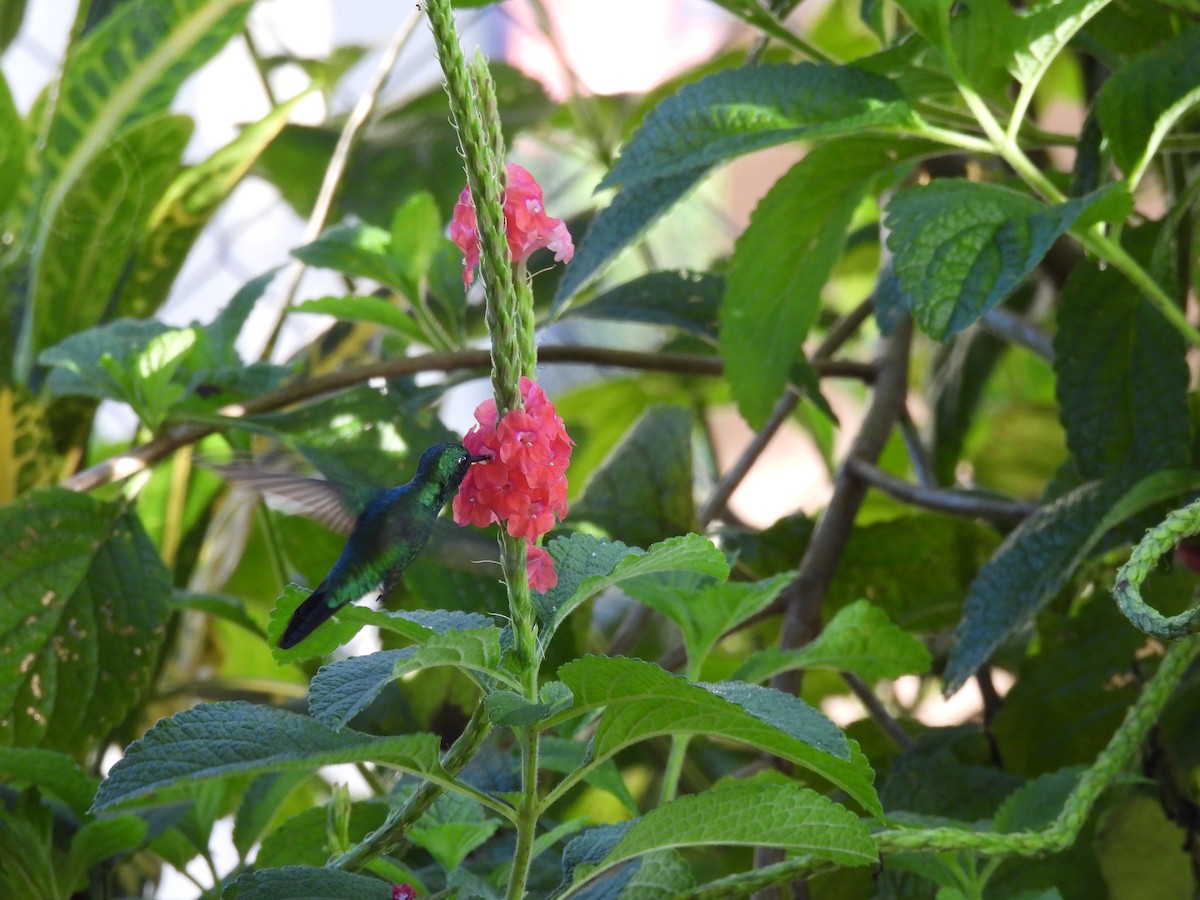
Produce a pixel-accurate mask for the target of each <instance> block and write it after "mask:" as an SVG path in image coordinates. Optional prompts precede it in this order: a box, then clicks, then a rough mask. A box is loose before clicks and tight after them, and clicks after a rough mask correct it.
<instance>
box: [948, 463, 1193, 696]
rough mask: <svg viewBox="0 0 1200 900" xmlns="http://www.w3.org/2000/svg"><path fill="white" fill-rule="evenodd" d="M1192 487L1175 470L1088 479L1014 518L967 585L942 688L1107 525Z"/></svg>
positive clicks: (1057, 584) (1012, 624)
mask: <svg viewBox="0 0 1200 900" xmlns="http://www.w3.org/2000/svg"><path fill="white" fill-rule="evenodd" d="M1198 486H1200V475H1197V474H1196V473H1194V472H1180V471H1165V472H1157V473H1155V474H1153V475H1150V476H1149V477H1147V478H1144V479H1142V480H1141V481H1140V482H1138V483H1136V484H1134V485H1132V486H1129V484H1128V482H1127V481H1125V480H1120V479H1119V480H1109V481H1092V482H1088V483H1087V484H1085V485H1083V486H1081V487H1078V488H1076V489H1075V490H1073V491H1071V492H1070V493H1069V494H1066V495H1065V496H1063V497H1062V498H1060V499H1059V500H1057V501H1056V502H1054V503H1052V504H1050V505H1048V506H1044V507H1042V508H1041V509H1039V510H1038V511H1037V512H1036V513H1034V514H1033V515H1032V516H1030V517H1029V518H1028V519H1026V520H1025V521H1024V522H1022V523H1021V524H1020V525H1019V526H1018V527H1017V528H1016V529H1014V530H1013V531H1012V533H1010V534H1009V536H1008V537H1007V538H1006V539H1005V540H1004V543H1002V544H1001V545H1000V548H999V549H998V550H997V551H996V555H995V556H993V557H992V559H991V561H990V562H988V564H987V565H985V566H984V567H983V568H982V569H980V570H979V575H978V576H977V577H976V579H975V580H974V581H973V582H972V583H971V589H970V592H969V593H968V595H967V599H966V602H965V603H964V605H963V618H962V622H961V623H960V624H959V626H958V630H957V631H956V632H955V637H956V640H955V644H954V647H953V649H952V650H951V651H950V659H949V661H948V662H947V664H946V672H945V675H944V678H945V692H946V694H947V695H949V694H952V693H954V692H955V691H957V690H958V689H959V688H960V687H962V685H963V683H964V682H965V681H966V680H967V679H968V678H970V677H971V675H973V674H974V673H975V671H976V670H977V669H978V668H979V667H980V666H981V665H983V664H984V663H985V662H987V660H988V658H989V657H990V656H991V655H992V653H993V652H994V651H995V650H996V648H997V647H999V646H1000V644H1001V643H1002V642H1003V641H1004V640H1005V639H1006V638H1007V637H1008V636H1009V635H1011V634H1013V633H1014V632H1016V631H1017V630H1019V629H1021V628H1023V627H1024V626H1026V625H1028V624H1029V623H1030V622H1031V621H1032V620H1033V617H1034V616H1035V615H1037V613H1038V612H1039V611H1040V610H1041V609H1042V607H1043V606H1045V605H1046V604H1047V603H1049V602H1050V600H1051V599H1053V598H1054V595H1055V594H1057V593H1058V592H1059V591H1060V590H1061V589H1062V587H1063V586H1064V585H1065V584H1066V583H1067V581H1068V580H1069V579H1070V578H1071V575H1072V574H1073V573H1074V572H1075V568H1076V567H1077V566H1078V565H1079V564H1080V563H1081V562H1083V560H1085V559H1086V558H1087V556H1088V554H1089V553H1091V551H1092V550H1093V549H1094V548H1095V547H1096V545H1097V544H1098V543H1099V541H1100V539H1101V538H1102V537H1104V535H1105V534H1106V533H1107V532H1108V531H1109V529H1111V528H1113V527H1115V526H1117V525H1119V524H1120V523H1121V522H1123V521H1125V520H1126V519H1127V518H1129V517H1130V516H1132V515H1134V514H1135V513H1137V512H1140V511H1141V510H1143V509H1146V508H1148V507H1150V506H1153V505H1154V504H1156V503H1160V502H1162V501H1164V500H1168V499H1170V498H1172V497H1176V496H1179V495H1180V494H1183V493H1186V492H1187V491H1189V490H1195V489H1196V488H1197V487H1198Z"/></svg>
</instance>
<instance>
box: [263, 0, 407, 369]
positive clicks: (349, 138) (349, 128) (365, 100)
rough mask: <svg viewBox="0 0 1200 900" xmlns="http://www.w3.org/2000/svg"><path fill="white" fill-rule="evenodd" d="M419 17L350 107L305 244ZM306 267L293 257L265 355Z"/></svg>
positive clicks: (324, 214)
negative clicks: (351, 107) (278, 313)
mask: <svg viewBox="0 0 1200 900" xmlns="http://www.w3.org/2000/svg"><path fill="white" fill-rule="evenodd" d="M419 21H421V11H420V9H419V8H418V9H416V10H414V11H413V13H412V14H411V15H410V16H409V17H408V19H407V20H406V21H405V22H404V24H403V25H401V26H400V28H399V29H398V30H397V31H396V34H395V35H394V36H393V37H392V40H391V43H389V44H388V45H387V47H386V48H385V49H384V51H383V56H381V57H380V58H379V65H377V66H376V67H375V71H374V73H373V74H372V75H371V81H370V83H369V84H368V85H367V89H366V90H365V91H363V93H362V95H361V96H360V97H359V98H358V102H357V103H355V104H354V108H353V109H352V110H351V111H350V115H349V116H347V117H346V122H345V124H344V125H343V126H342V133H341V134H340V135H338V142H337V145H336V146H335V147H334V149H333V156H331V157H330V159H329V165H328V166H326V168H325V177H324V178H323V179H322V180H321V189H320V191H318V193H317V199H316V202H315V203H314V204H313V208H312V212H311V213H310V214H309V217H308V222H307V223H306V224H305V226H304V233H303V234H302V235H301V236H300V243H301V245H304V244H309V243H311V242H313V241H315V240H316V239H317V237H318V236H319V235H320V234H321V231H322V230H323V229H324V228H325V223H326V221H327V220H328V218H329V213H330V211H331V210H332V209H333V201H334V199H335V198H336V197H337V194H338V190H339V189H340V188H341V185H342V176H344V175H345V174H346V167H347V165H349V163H350V154H351V153H352V152H353V151H354V148H355V146H357V144H358V140H359V136H360V135H361V133H362V130H363V128H364V126H366V124H367V121H368V120H369V119H370V118H371V113H372V112H374V110H375V104H376V103H378V101H379V94H380V92H381V91H382V90H383V86H384V85H385V84H386V83H387V80H388V76H389V75H391V74H392V69H394V68H395V67H396V59H397V58H398V57H399V56H400V51H401V50H402V49H404V45H405V44H407V43H408V41H409V40H410V39H411V38H412V35H413V32H414V31H415V30H416V27H417V23H418V22H419ZM306 268H307V267H306V266H305V264H304V263H303V262H301V261H300V260H293V261H292V263H291V264H290V265H289V266H288V268H287V271H286V272H285V274H284V287H283V291H282V300H281V301H280V315H279V317H278V318H277V319H276V321H275V328H274V329H273V330H272V332H271V336H270V337H269V338H268V339H267V344H266V347H265V348H264V350H263V355H264V356H268V355H269V354H270V352H271V350H272V348H273V347H274V346H275V342H276V340H277V339H278V338H279V332H280V330H281V329H282V328H283V322H284V319H285V315H284V314H285V313H286V311H287V308H288V307H289V306H291V305H292V301H293V300H294V299H295V297H296V291H297V290H298V289H299V287H300V280H301V279H302V278H303V277H304V271H305V269H306Z"/></svg>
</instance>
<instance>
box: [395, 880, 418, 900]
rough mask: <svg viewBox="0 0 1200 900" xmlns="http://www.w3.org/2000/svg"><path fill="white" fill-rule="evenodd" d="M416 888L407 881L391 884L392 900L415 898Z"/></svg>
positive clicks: (410, 899) (414, 899) (412, 899)
mask: <svg viewBox="0 0 1200 900" xmlns="http://www.w3.org/2000/svg"><path fill="white" fill-rule="evenodd" d="M416 898H417V889H416V888H414V887H413V886H412V885H411V884H409V883H408V882H407V881H406V882H404V883H403V884H393V885H392V900H416Z"/></svg>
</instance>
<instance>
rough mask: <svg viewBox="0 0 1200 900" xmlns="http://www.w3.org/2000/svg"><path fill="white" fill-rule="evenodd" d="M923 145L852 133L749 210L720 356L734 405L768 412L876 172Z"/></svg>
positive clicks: (725, 309)
mask: <svg viewBox="0 0 1200 900" xmlns="http://www.w3.org/2000/svg"><path fill="white" fill-rule="evenodd" d="M933 149H934V148H933V146H932V145H930V144H927V143H925V142H902V141H896V140H886V139H881V138H878V137H870V136H861V137H848V138H843V139H841V140H834V141H830V142H828V143H826V144H822V145H821V146H819V147H816V148H815V149H813V150H811V151H810V152H809V153H808V154H807V155H806V156H805V157H804V159H802V160H801V161H800V162H798V163H797V164H796V165H795V166H793V167H792V168H791V169H790V170H789V171H788V173H787V174H786V175H784V176H783V177H782V178H780V179H779V180H778V181H777V182H775V184H774V185H773V186H772V187H771V189H770V191H768V192H767V195H766V196H765V197H763V198H762V200H760V201H759V202H758V205H757V206H756V207H755V209H754V212H753V213H752V214H751V216H750V224H749V225H748V226H747V228H746V230H745V231H744V232H743V233H742V235H741V237H739V238H738V241H737V244H736V246H735V247H734V250H733V259H732V261H731V262H730V268H729V277H728V279H727V282H726V288H725V297H724V300H723V301H722V303H721V356H722V358H723V359H724V360H725V371H726V375H727V377H728V378H729V383H730V389H731V391H732V392H733V397H734V400H736V401H737V404H738V409H739V410H740V411H741V413H742V415H743V416H745V418H746V420H747V421H748V422H749V423H750V425H751V426H752V427H754V428H759V427H761V426H762V424H763V423H764V422H765V420H766V418H767V416H768V415H770V412H771V409H772V407H774V405H775V402H776V401H777V400H778V399H779V396H780V395H781V394H782V393H783V391H784V388H785V386H786V385H787V382H788V376H789V374H790V371H791V368H792V366H793V365H794V364H795V363H796V361H797V359H803V358H804V357H803V347H802V346H801V345H802V344H803V342H804V338H805V337H806V336H807V335H808V331H809V328H810V327H811V326H812V323H813V321H814V320H815V319H816V316H817V311H818V309H820V306H821V289H822V288H823V287H824V286H825V283H826V281H828V280H829V275H830V273H831V272H832V271H833V266H834V264H835V263H836V262H837V261H838V259H839V258H840V257H841V255H842V249H843V247H844V246H845V243H846V229H847V228H848V227H849V224H850V219H851V217H852V216H853V215H854V211H855V209H857V208H858V205H859V203H861V202H862V199H863V197H864V196H865V195H866V193H867V191H868V190H870V188H871V183H872V181H873V180H874V178H875V176H876V175H878V174H879V173H881V172H883V171H886V170H888V169H891V168H894V167H895V166H897V165H898V164H899V163H901V162H902V161H904V160H906V159H912V158H914V157H916V156H919V155H921V154H923V153H928V152H931V151H932V150H933Z"/></svg>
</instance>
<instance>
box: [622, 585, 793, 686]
mask: <svg viewBox="0 0 1200 900" xmlns="http://www.w3.org/2000/svg"><path fill="white" fill-rule="evenodd" d="M794 577H795V574H794V573H793V572H783V573H781V574H779V575H776V576H774V577H772V578H768V579H766V580H765V581H759V582H744V581H737V582H715V583H714V582H713V580H712V579H711V578H706V577H704V576H702V575H697V574H694V573H669V574H665V575H654V576H644V577H641V578H636V579H634V580H632V581H627V582H626V583H625V584H623V585H622V589H623V590H624V591H625V593H627V594H629V596H631V597H632V598H633V599H634V600H637V601H638V602H639V603H643V604H645V605H646V606H649V607H650V608H651V609H654V610H657V611H658V612H660V613H662V614H663V615H664V616H666V617H667V618H669V619H671V621H673V622H674V623H675V624H676V625H678V626H679V628H680V630H681V631H682V632H683V641H684V645H685V646H686V647H687V654H688V661H689V664H690V665H691V666H693V667H695V666H698V665H699V664H700V663H702V662H703V661H704V660H705V659H706V658H707V657H708V654H709V653H711V652H712V648H713V647H714V646H715V645H716V643H717V641H719V640H720V639H721V636H722V635H724V634H725V632H727V631H729V630H730V629H731V628H733V627H734V626H735V625H737V624H738V623H740V622H743V621H745V620H746V619H748V618H749V617H750V616H752V615H754V614H755V613H757V612H759V611H760V610H762V609H765V608H766V607H767V606H769V605H770V604H771V602H772V601H773V600H774V599H775V598H776V597H778V596H779V594H780V592H781V591H782V590H783V589H784V587H786V586H787V584H788V583H789V582H790V581H791V580H792V579H793V578H794ZM693 671H696V669H693ZM746 680H748V681H754V680H757V679H746Z"/></svg>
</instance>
